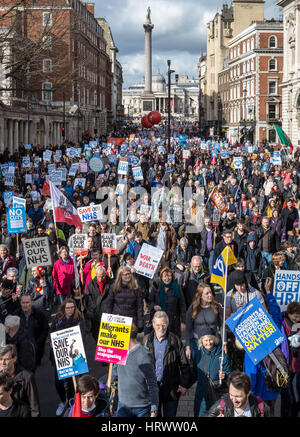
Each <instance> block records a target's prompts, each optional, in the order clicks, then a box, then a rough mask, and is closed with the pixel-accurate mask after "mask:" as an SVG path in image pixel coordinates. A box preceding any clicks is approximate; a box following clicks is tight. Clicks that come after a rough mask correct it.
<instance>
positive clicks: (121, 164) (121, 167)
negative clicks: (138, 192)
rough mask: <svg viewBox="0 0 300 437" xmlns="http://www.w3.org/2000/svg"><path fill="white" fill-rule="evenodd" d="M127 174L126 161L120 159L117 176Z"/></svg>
mask: <svg viewBox="0 0 300 437" xmlns="http://www.w3.org/2000/svg"><path fill="white" fill-rule="evenodd" d="M127 173H128V161H123V160H122V158H121V159H120V161H119V165H118V174H120V175H127Z"/></svg>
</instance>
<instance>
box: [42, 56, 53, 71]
mask: <svg viewBox="0 0 300 437" xmlns="http://www.w3.org/2000/svg"><path fill="white" fill-rule="evenodd" d="M51 72H52V59H43V73H51Z"/></svg>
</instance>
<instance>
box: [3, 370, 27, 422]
mask: <svg viewBox="0 0 300 437" xmlns="http://www.w3.org/2000/svg"><path fill="white" fill-rule="evenodd" d="M13 386H14V379H13V378H12V377H11V376H10V375H9V374H8V373H6V372H1V373H0V418H2V417H30V408H29V406H28V405H26V404H24V403H23V402H20V401H18V400H16V399H14V398H13V397H12V391H13Z"/></svg>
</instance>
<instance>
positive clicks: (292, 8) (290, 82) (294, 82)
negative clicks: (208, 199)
mask: <svg viewBox="0 0 300 437" xmlns="http://www.w3.org/2000/svg"><path fill="white" fill-rule="evenodd" d="M277 5H278V6H281V7H282V12H283V29H284V61H283V80H282V83H281V85H280V87H281V89H282V128H283V130H284V132H285V133H286V134H287V135H288V136H289V138H290V140H291V142H292V144H293V146H294V147H295V148H296V147H298V146H300V0H280V1H278V2H277Z"/></svg>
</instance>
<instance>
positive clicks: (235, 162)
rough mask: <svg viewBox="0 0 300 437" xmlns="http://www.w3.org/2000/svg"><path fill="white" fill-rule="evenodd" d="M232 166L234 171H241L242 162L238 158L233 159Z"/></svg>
mask: <svg viewBox="0 0 300 437" xmlns="http://www.w3.org/2000/svg"><path fill="white" fill-rule="evenodd" d="M233 165H234V168H235V169H236V170H241V169H242V168H243V160H242V158H241V157H240V156H234V157H233Z"/></svg>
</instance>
